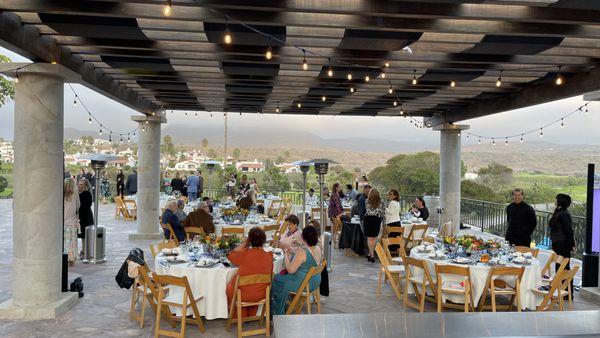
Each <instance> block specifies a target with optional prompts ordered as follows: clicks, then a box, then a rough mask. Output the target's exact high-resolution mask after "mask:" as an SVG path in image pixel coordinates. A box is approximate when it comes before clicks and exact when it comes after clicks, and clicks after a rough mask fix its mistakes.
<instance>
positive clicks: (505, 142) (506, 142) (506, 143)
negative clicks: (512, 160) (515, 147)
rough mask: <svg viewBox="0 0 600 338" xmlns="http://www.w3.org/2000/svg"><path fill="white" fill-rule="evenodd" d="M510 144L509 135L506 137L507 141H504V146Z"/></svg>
mask: <svg viewBox="0 0 600 338" xmlns="http://www.w3.org/2000/svg"><path fill="white" fill-rule="evenodd" d="M507 145H508V137H507V138H506V141H504V146H507Z"/></svg>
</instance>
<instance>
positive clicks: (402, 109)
mask: <svg viewBox="0 0 600 338" xmlns="http://www.w3.org/2000/svg"><path fill="white" fill-rule="evenodd" d="M400 115H404V107H403V105H400Z"/></svg>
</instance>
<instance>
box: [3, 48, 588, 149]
mask: <svg viewBox="0 0 600 338" xmlns="http://www.w3.org/2000/svg"><path fill="white" fill-rule="evenodd" d="M0 54H4V55H7V56H9V57H10V58H11V59H12V60H13V61H27V59H25V58H23V57H21V56H19V55H17V54H14V53H12V52H10V51H8V50H6V49H4V48H1V47H0ZM73 87H74V88H75V90H76V92H77V94H78V96H79V97H80V98H81V100H82V101H83V102H85V104H86V105H87V106H88V108H89V109H90V110H91V111H92V113H93V114H94V115H95V116H96V117H97V118H98V119H99V120H100V121H101V122H102V123H103V125H105V126H107V127H109V128H111V129H113V130H115V131H117V132H118V131H128V130H132V129H134V128H135V123H134V122H132V121H131V120H130V116H131V115H134V114H138V113H137V112H135V111H134V110H132V109H129V108H127V107H125V106H123V105H121V104H119V103H117V102H115V101H113V100H111V99H109V98H106V97H104V96H103V95H101V94H97V93H95V92H94V91H92V90H89V89H87V88H86V87H84V86H81V85H77V84H74V85H73ZM64 93H65V100H64V102H65V127H73V128H77V129H80V130H93V131H94V132H97V131H98V127H97V126H96V125H95V124H94V125H92V126H90V125H88V121H87V114H85V112H84V110H83V108H82V107H81V105H78V106H77V107H74V106H73V98H74V95H73V93H72V92H71V90H70V88H69V87H68V86H67V85H65V91H64ZM583 103H584V102H583V100H582V97H581V96H578V97H573V98H569V99H565V100H560V101H555V102H552V103H547V104H542V105H537V106H533V107H529V108H524V109H518V110H513V111H509V112H505V113H501V114H495V115H491V116H488V117H483V118H478V119H473V120H469V121H464V122H461V123H465V124H469V125H470V126H471V132H473V133H476V134H481V135H490V136H502V135H509V134H518V133H521V132H522V131H523V130H530V129H535V128H539V127H540V126H541V125H544V124H546V123H548V122H550V121H553V120H556V119H558V118H560V117H561V116H563V115H565V114H567V113H568V112H570V111H572V110H574V109H576V108H577V107H578V106H579V105H581V104H583ZM13 115H14V105H13V103H12V102H10V103H8V104H7V105H5V106H3V107H1V108H0V137H2V138H8V139H12V137H13V135H14V130H13V129H14V127H13V125H14V119H13ZM230 116H231V117H230V119H229V125H230V126H231V127H232V130H234V129H235V127H236V126H241V125H244V126H250V127H255V128H257V130H260V127H261V126H262V125H269V126H271V127H279V126H280V127H282V128H286V129H296V128H297V129H303V130H307V131H311V132H313V133H317V134H319V135H321V136H322V137H323V138H345V137H363V138H365V137H366V138H374V139H387V140H395V141H402V140H407V139H410V140H413V141H414V140H418V141H421V142H423V143H425V144H431V145H435V144H437V143H438V141H439V135H438V133H437V132H433V131H431V130H428V129H419V130H417V129H415V128H414V127H413V126H412V125H411V124H409V121H408V119H403V118H385V117H378V118H374V117H332V116H286V115H270V114H266V115H260V116H257V115H256V114H244V115H243V116H239V114H232V115H230ZM167 118H168V123H170V124H184V123H185V124H188V125H189V124H197V125H198V126H202V125H204V126H206V125H209V126H213V125H214V126H215V127H222V119H223V114H214V118H212V119H211V118H209V114H208V113H205V112H200V113H199V116H198V117H197V118H195V117H194V113H190V116H189V117H187V118H186V117H185V114H184V112H183V111H182V112H177V111H176V112H175V113H174V114H168V116H167ZM599 125H600V103H591V104H590V114H589V115H588V116H585V115H584V114H583V113H581V114H575V115H573V116H572V117H570V118H568V119H566V120H565V128H560V126H559V125H555V126H554V127H551V128H548V129H544V140H546V141H550V142H556V143H563V144H600V133H599V132H598V126H599ZM533 137H536V138H537V136H531V138H533ZM465 141H466V140H465ZM470 142H476V141H474V140H473V139H471V141H470Z"/></svg>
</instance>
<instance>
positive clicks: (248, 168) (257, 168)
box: [235, 159, 265, 173]
mask: <svg viewBox="0 0 600 338" xmlns="http://www.w3.org/2000/svg"><path fill="white" fill-rule="evenodd" d="M235 167H236V169H237V170H239V171H241V172H244V173H258V172H263V171H265V165H264V163H263V162H260V161H258V160H257V159H254V161H240V162H238V163H236V165H235Z"/></svg>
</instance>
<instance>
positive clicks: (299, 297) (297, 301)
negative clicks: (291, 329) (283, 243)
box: [285, 259, 327, 315]
mask: <svg viewBox="0 0 600 338" xmlns="http://www.w3.org/2000/svg"><path fill="white" fill-rule="evenodd" d="M326 265H327V260H325V259H324V260H323V261H322V262H321V264H320V265H319V266H314V267H312V268H310V269H309V270H308V273H307V274H306V277H304V280H303V281H302V284H300V287H299V288H298V290H296V292H290V295H292V296H294V298H292V301H291V302H289V305H288V308H287V311H286V312H285V314H286V315H290V314H292V313H294V312H295V313H296V314H300V313H301V312H302V308H303V304H306V312H307V313H308V314H310V312H311V310H310V307H311V302H310V297H311V296H312V297H313V302H314V304H315V306H316V307H317V313H321V295H320V293H319V292H320V289H319V288H318V287H317V288H316V289H314V290H313V291H310V279H311V278H312V277H314V276H317V275H320V274H321V272H323V269H324V268H325V266H326Z"/></svg>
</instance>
